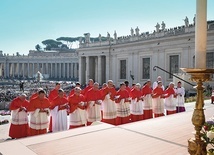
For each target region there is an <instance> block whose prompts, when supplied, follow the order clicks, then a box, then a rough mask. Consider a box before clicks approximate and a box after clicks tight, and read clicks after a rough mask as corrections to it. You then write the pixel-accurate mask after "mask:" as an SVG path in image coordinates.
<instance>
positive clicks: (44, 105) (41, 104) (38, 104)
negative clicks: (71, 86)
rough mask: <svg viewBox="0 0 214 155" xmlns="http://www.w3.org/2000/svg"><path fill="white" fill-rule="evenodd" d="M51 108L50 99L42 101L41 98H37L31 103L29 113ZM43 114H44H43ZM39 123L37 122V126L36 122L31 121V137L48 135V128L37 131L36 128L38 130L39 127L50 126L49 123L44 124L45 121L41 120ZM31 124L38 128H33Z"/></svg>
mask: <svg viewBox="0 0 214 155" xmlns="http://www.w3.org/2000/svg"><path fill="white" fill-rule="evenodd" d="M49 107H50V102H49V100H48V98H46V97H44V98H43V99H40V98H39V97H36V98H34V99H32V100H31V101H30V105H29V106H28V111H29V112H35V111H36V110H38V109H40V110H43V109H49ZM38 113H40V112H38ZM41 113H43V112H41ZM38 117H39V116H38ZM31 119H32V118H31ZM37 121H38V122H36V124H35V122H33V121H32V120H30V135H31V136H33V135H39V134H44V133H47V128H41V129H35V128H38V126H39V125H41V126H42V125H46V124H47V125H48V122H47V121H45V122H43V120H40V119H39V120H37ZM31 124H32V126H36V127H35V128H32V127H31Z"/></svg>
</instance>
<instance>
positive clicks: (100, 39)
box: [98, 34, 102, 42]
mask: <svg viewBox="0 0 214 155" xmlns="http://www.w3.org/2000/svg"><path fill="white" fill-rule="evenodd" d="M98 38H99V42H101V41H102V38H101V34H99V36H98Z"/></svg>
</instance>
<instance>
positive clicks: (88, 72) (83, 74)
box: [79, 55, 110, 84]
mask: <svg viewBox="0 0 214 155" xmlns="http://www.w3.org/2000/svg"><path fill="white" fill-rule="evenodd" d="M109 63H110V62H109V56H105V55H99V56H80V57H79V68H80V72H79V81H80V83H82V84H87V82H88V80H89V79H93V80H94V81H97V82H99V83H100V84H102V83H105V82H106V80H107V79H109V72H106V71H109V69H108V68H107V67H109Z"/></svg>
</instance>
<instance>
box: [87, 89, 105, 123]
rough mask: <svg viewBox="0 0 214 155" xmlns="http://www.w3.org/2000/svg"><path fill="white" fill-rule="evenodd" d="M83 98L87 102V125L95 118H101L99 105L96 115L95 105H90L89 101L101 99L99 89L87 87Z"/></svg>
mask: <svg viewBox="0 0 214 155" xmlns="http://www.w3.org/2000/svg"><path fill="white" fill-rule="evenodd" d="M85 99H86V102H87V117H88V120H87V125H91V124H92V123H93V122H94V121H96V120H97V119H98V120H100V119H102V117H101V110H100V106H99V114H97V115H98V116H96V107H95V104H94V105H93V106H92V107H91V106H90V102H91V101H95V102H96V101H101V99H102V95H101V90H94V89H93V88H91V89H89V90H88V91H87V93H86V94H85ZM92 108H93V109H92ZM97 109H98V108H97ZM97 113H98V111H97ZM98 117H99V118H100V119H99V118H98ZM89 119H90V120H91V121H90V120H89ZM92 120H93V121H92Z"/></svg>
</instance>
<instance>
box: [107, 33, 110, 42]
mask: <svg viewBox="0 0 214 155" xmlns="http://www.w3.org/2000/svg"><path fill="white" fill-rule="evenodd" d="M107 40H108V41H110V34H109V33H108V32H107Z"/></svg>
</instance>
